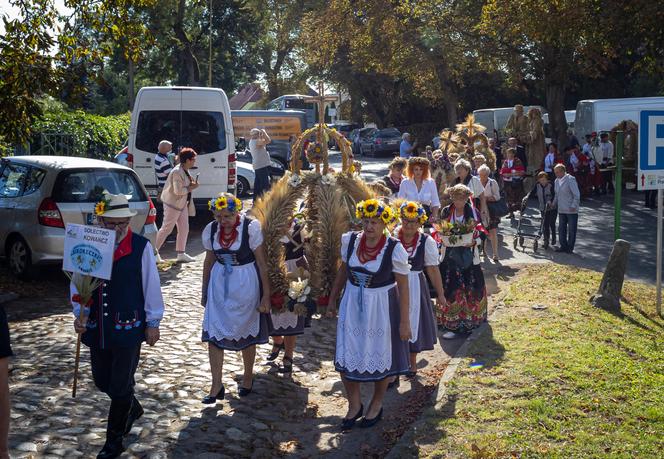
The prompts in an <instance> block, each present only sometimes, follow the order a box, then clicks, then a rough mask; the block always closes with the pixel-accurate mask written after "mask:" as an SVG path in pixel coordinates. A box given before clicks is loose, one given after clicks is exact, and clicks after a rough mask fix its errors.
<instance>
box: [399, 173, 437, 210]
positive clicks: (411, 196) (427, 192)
mask: <svg viewBox="0 0 664 459" xmlns="http://www.w3.org/2000/svg"><path fill="white" fill-rule="evenodd" d="M398 197H399V198H401V199H405V200H407V201H417V202H419V203H420V204H422V205H425V206H430V207H440V198H439V197H438V189H437V188H436V182H434V180H433V179H425V180H422V188H420V189H419V191H418V189H417V185H416V184H415V180H413V179H405V180H403V181H402V182H401V186H399V194H398Z"/></svg>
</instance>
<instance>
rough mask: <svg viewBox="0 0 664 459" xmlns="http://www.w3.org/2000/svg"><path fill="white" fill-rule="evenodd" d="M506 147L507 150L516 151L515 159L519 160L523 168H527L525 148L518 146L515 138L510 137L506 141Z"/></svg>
mask: <svg viewBox="0 0 664 459" xmlns="http://www.w3.org/2000/svg"><path fill="white" fill-rule="evenodd" d="M507 146H508V147H509V148H514V150H516V155H515V156H516V157H517V158H519V159H520V160H521V162H522V163H523V167H525V168H526V169H527V168H528V158H527V157H526V147H524V146H523V145H521V144H519V141H518V140H517V138H516V137H510V138H509V139H507Z"/></svg>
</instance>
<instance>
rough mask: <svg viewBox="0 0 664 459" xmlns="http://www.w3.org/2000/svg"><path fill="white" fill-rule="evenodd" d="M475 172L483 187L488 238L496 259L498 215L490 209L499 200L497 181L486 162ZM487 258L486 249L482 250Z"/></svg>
mask: <svg viewBox="0 0 664 459" xmlns="http://www.w3.org/2000/svg"><path fill="white" fill-rule="evenodd" d="M477 172H478V174H479V177H480V183H481V184H482V187H484V192H483V193H482V194H483V195H484V199H486V203H487V209H488V211H489V225H488V228H487V229H488V230H489V240H490V241H491V249H492V253H493V261H496V262H497V261H498V260H499V258H498V225H499V224H500V217H499V216H498V215H495V213H494V212H493V211H492V209H494V207H493V203H497V202H498V201H500V187H499V186H498V182H496V181H495V180H494V179H492V178H491V169H490V168H489V166H487V165H486V164H482V165H481V166H480V167H479V169H477ZM483 252H484V254H485V256H486V257H487V258H488V256H489V255H488V254H487V253H486V250H484V251H483Z"/></svg>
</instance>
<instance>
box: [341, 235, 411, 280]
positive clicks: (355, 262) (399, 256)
mask: <svg viewBox="0 0 664 459" xmlns="http://www.w3.org/2000/svg"><path fill="white" fill-rule="evenodd" d="M351 234H352V233H351V232H348V233H344V234H343V235H342V236H341V259H342V260H343V262H344V263H346V264H350V266H362V267H363V268H365V269H367V270H369V271H371V272H376V271H378V270H379V269H380V265H381V263H382V262H383V255H384V254H385V250H386V249H387V245H388V244H387V243H385V245H384V246H383V248H382V249H381V251H380V253H379V254H378V256H377V257H376V259H375V260H371V261H369V262H367V263H361V262H360V259H359V258H358V257H357V249H358V247H359V245H360V238H361V237H362V233H359V234H358V235H357V237H356V238H355V250H353V255H352V256H351V257H350V262H349V260H348V257H347V254H348V244H350V235H351ZM392 271H393V272H395V273H396V274H404V275H406V274H408V273H409V272H410V265H409V264H408V254H407V253H406V249H404V248H403V245H401V242H399V243H398V244H397V245H396V246H395V247H394V250H393V251H392Z"/></svg>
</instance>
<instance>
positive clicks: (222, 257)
mask: <svg viewBox="0 0 664 459" xmlns="http://www.w3.org/2000/svg"><path fill="white" fill-rule="evenodd" d="M250 223H251V219H250V218H249V217H244V223H243V225H242V242H241V243H240V248H239V249H237V250H230V249H224V248H221V249H216V250H214V236H215V235H216V234H217V229H218V228H219V223H218V222H216V221H215V222H213V223H212V228H211V231H210V246H211V247H212V248H213V250H214V255H215V257H217V261H218V262H219V263H221V264H222V265H223V264H224V263H225V261H226V259H228V260H230V261H231V263H230V264H231V265H233V266H240V265H248V264H249V263H253V262H254V261H256V256H255V255H254V251H253V250H251V248H250V247H249V224H250Z"/></svg>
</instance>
